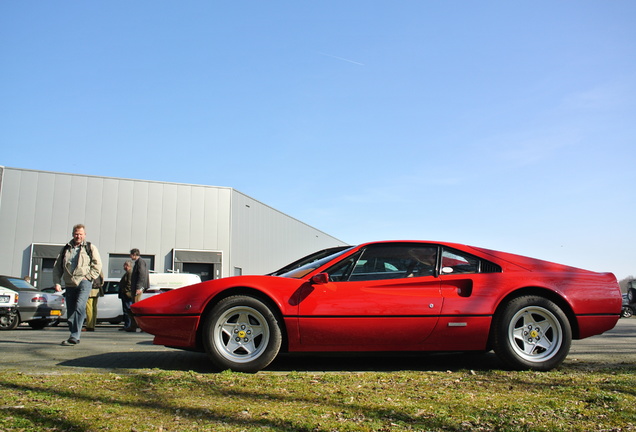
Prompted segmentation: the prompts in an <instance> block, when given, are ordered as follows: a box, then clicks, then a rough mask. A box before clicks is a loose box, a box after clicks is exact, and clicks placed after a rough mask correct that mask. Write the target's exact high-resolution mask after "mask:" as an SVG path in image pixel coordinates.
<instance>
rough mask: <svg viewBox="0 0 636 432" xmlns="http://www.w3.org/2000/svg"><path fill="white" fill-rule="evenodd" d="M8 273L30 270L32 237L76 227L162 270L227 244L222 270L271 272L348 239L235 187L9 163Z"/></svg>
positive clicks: (51, 238)
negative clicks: (175, 253)
mask: <svg viewBox="0 0 636 432" xmlns="http://www.w3.org/2000/svg"><path fill="white" fill-rule="evenodd" d="M0 170H1V180H0V182H1V183H0V274H9V275H13V276H23V275H25V274H27V273H28V272H29V260H30V253H31V252H30V250H31V245H32V244H34V243H35V244H63V243H66V242H67V241H68V240H69V239H70V238H71V229H72V226H73V225H75V224H77V223H83V224H84V225H86V232H87V240H89V241H91V242H93V243H94V244H95V245H97V247H98V248H99V250H100V253H101V254H102V257H103V258H104V262H105V263H106V262H107V259H106V257H107V256H108V254H127V253H128V251H129V250H130V249H131V248H133V247H136V248H139V249H140V250H141V252H142V254H147V255H154V256H155V270H156V271H166V270H168V269H169V268H170V266H171V264H172V250H173V249H193V250H202V251H208V250H209V251H221V252H222V253H223V264H222V275H223V276H231V275H233V274H234V268H235V267H236V268H240V269H241V271H242V272H243V274H259V273H266V272H269V271H272V270H275V269H276V268H278V267H280V266H282V265H284V264H286V263H287V262H289V261H292V260H294V259H296V258H298V257H300V256H302V255H305V254H307V253H310V252H312V251H314V250H317V249H321V248H324V247H329V246H334V245H340V244H343V243H342V242H341V241H339V240H338V239H335V238H333V237H331V236H328V235H327V234H325V233H322V232H321V231H319V230H316V229H315V228H312V227H310V226H308V225H306V224H304V223H302V222H300V221H298V220H296V219H293V218H291V217H289V216H287V215H285V214H283V213H281V212H278V211H276V210H274V209H272V208H271V207H268V206H266V205H264V204H262V203H260V202H258V201H256V200H254V199H252V198H250V197H248V196H246V195H244V194H242V193H240V192H237V191H235V190H233V189H231V188H224V187H216V186H201V185H188V184H175V183H163V182H152V181H143V180H128V179H118V178H109V177H96V176H86V175H75V174H65V173H52V172H44V171H34V170H25V169H16V168H2V167H0Z"/></svg>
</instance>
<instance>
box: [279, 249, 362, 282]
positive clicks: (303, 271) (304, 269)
mask: <svg viewBox="0 0 636 432" xmlns="http://www.w3.org/2000/svg"><path fill="white" fill-rule="evenodd" d="M351 249H352V248H347V249H345V250H342V251H339V252H336V253H334V254H331V255H329V256H326V257H324V258H322V259H319V260H317V261H312V262H310V263H308V264H305V265H304V266H301V267H298V268H295V269H293V270H291V271H288V272H287V273H283V274H280V275H278V276H280V277H288V278H293V279H300V278H302V277H303V276H305V275H307V274H309V273H311V272H312V271H314V270H316V269H317V268H319V267H321V266H323V265H325V264H326V263H328V262H329V261H331V260H333V259H335V258H337V257H339V256H340V255H342V254H344V253H345V252H347V251H350V250H351Z"/></svg>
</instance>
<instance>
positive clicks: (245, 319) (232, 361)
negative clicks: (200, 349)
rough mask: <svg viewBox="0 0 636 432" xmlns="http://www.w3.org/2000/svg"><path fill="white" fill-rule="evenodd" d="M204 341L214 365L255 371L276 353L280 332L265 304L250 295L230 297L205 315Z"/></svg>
mask: <svg viewBox="0 0 636 432" xmlns="http://www.w3.org/2000/svg"><path fill="white" fill-rule="evenodd" d="M203 343H204V346H205V351H206V352H207V353H208V356H209V357H210V359H211V360H212V363H214V365H215V366H217V367H219V368H221V369H231V370H233V371H236V372H257V371H259V370H261V369H263V368H265V367H267V365H269V364H270V363H271V362H272V361H273V360H274V358H276V356H277V355H278V352H279V350H280V347H281V343H282V332H281V329H280V325H279V323H278V320H277V319H276V316H275V315H274V313H273V312H272V311H271V310H270V308H269V307H268V306H267V305H266V304H265V303H263V302H262V301H260V300H258V299H256V298H254V297H250V296H233V297H228V298H225V299H223V300H221V301H220V302H219V303H218V304H216V305H215V306H214V307H213V308H212V310H211V311H210V313H209V314H208V315H207V317H206V319H205V322H204V324H203Z"/></svg>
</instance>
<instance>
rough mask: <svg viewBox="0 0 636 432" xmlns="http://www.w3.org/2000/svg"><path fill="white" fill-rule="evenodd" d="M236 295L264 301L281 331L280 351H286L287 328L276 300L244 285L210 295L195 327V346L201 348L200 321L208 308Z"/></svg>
mask: <svg viewBox="0 0 636 432" xmlns="http://www.w3.org/2000/svg"><path fill="white" fill-rule="evenodd" d="M237 295H244V296H249V297H253V298H255V299H258V300H260V301H262V302H263V303H265V304H266V305H267V306H268V307H269V308H270V310H271V311H272V313H273V314H274V316H275V317H276V319H277V320H278V323H279V325H280V331H281V334H282V339H283V340H282V344H281V347H280V351H281V352H286V351H287V328H286V326H285V321H284V320H283V313H282V312H281V310H280V308H279V307H278V305H277V304H276V302H275V301H274V300H273V299H272V298H271V297H270V296H268V295H267V294H265V293H264V292H262V291H259V290H257V289H254V288H250V287H244V286H237V287H233V288H229V289H226V290H224V291H222V292H220V293H218V294H217V295H216V296H214V297H212V298H211V299H210V301H208V303H207V304H206V305H205V308H204V309H203V311H202V312H201V317H200V320H199V325H198V327H197V335H196V338H197V339H196V344H197V348H199V349H201V350H203V325H202V323H203V321H204V320H205V317H206V316H207V314H208V313H210V310H211V309H212V308H213V307H214V306H215V305H216V304H217V303H218V302H220V301H221V300H223V299H225V298H228V297H233V296H237Z"/></svg>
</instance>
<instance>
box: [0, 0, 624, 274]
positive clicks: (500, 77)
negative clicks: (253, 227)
mask: <svg viewBox="0 0 636 432" xmlns="http://www.w3.org/2000/svg"><path fill="white" fill-rule="evenodd" d="M634 23H636V3H635V2H633V1H631V0H630V1H628V0H615V1H611V2H608V1H585V0H583V1H576V2H572V1H569V2H564V1H532V2H520V1H479V2H476V1H445V2H441V1H420V2H415V1H397V2H388V1H385V2H380V1H368V0H367V1H344V2H343V1H295V2H280V1H277V0H273V1H267V2H265V1H231V2H230V1H212V0H206V1H200V0H189V1H185V2H184V1H180V2H177V1H161V0H152V1H151V0H137V1H129V0H126V1H123V0H120V1H118V0H109V1H73V0H65V1H54V0H51V1H23V0H3V1H2V2H0V62H1V64H2V68H0V77H1V78H2V79H0V147H1V148H2V149H3V150H2V157H1V158H0V165H4V166H9V167H16V168H29V169H37V170H46V171H56V172H69V173H78V174H91V175H100V176H112V177H124V178H134V179H144V180H158V181H169V182H179V183H193V184H205V185H215V186H228V187H232V188H235V189H237V190H239V191H240V192H243V193H245V194H247V195H249V196H251V197H253V198H255V199H257V200H259V201H262V202H263V203H265V204H267V205H270V206H272V207H274V208H276V209H278V210H280V211H282V212H284V213H286V214H289V215H290V216H293V217H295V218H297V219H299V220H302V221H303V222H306V223H308V224H309V225H312V226H314V227H316V228H318V229H321V230H323V231H325V232H326V233H328V234H331V235H333V236H336V237H338V238H339V239H341V240H343V241H346V242H349V243H352V244H355V243H360V242H364V241H370V240H382V239H426V240H448V241H455V242H461V243H467V244H474V245H478V246H485V247H489V248H493V249H500V250H505V251H508V252H514V253H520V254H524V255H530V256H534V257H538V258H543V259H548V260H551V261H557V262H561V263H565V264H569V265H574V266H577V267H583V268H588V269H590V270H596V271H611V272H614V273H615V274H616V275H617V277H618V278H619V279H622V278H624V277H626V276H629V275H636V229H635V226H634V225H635V222H636V199H635V195H636V192H635V188H636V163H635V162H636V25H635V24H634Z"/></svg>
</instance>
